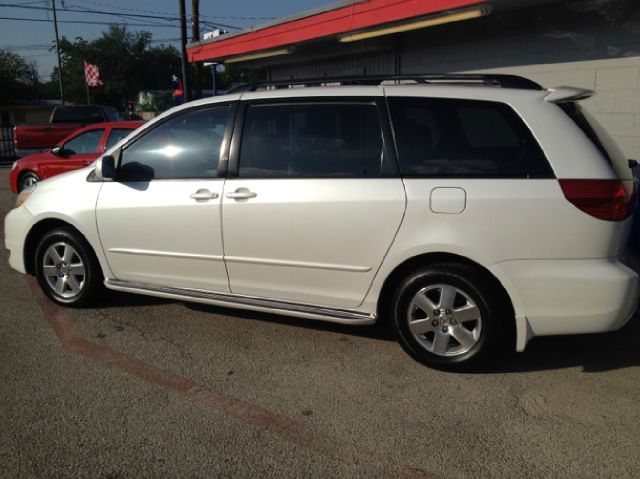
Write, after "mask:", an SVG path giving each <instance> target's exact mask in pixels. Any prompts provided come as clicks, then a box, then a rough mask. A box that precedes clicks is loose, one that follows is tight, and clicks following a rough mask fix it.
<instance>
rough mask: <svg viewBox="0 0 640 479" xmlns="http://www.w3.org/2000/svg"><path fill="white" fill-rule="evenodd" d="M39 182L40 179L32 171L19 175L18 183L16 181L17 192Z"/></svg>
mask: <svg viewBox="0 0 640 479" xmlns="http://www.w3.org/2000/svg"><path fill="white" fill-rule="evenodd" d="M38 181H40V177H39V176H38V175H36V174H35V173H34V172H33V171H27V172H26V173H23V174H22V175H20V181H18V192H20V191H22V190H24V189H25V188H26V187H27V186H29V185H31V184H33V183H37V182H38Z"/></svg>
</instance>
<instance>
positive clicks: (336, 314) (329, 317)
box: [104, 279, 376, 325]
mask: <svg viewBox="0 0 640 479" xmlns="http://www.w3.org/2000/svg"><path fill="white" fill-rule="evenodd" d="M104 284H105V286H106V287H107V288H109V289H113V290H117V291H125V292H135V293H142V294H145V293H146V294H150V295H153V296H161V297H169V298H179V299H185V300H195V301H198V302H203V303H207V304H212V305H219V306H231V307H233V306H237V307H240V308H242V307H245V308H247V309H252V310H259V311H266V312H269V311H272V312H278V313H282V314H285V315H290V316H299V317H305V318H310V319H321V320H324V321H329V322H333V323H340V324H357V325H366V324H373V323H375V321H376V316H375V315H374V314H370V313H364V312H362V311H355V310H353V309H341V308H331V307H327V306H317V305H313V304H304V303H294V302H291V301H281V300H275V299H268V298H261V297H257V296H245V295H240V294H233V293H219V292H215V291H206V290H201V289H189V288H173V287H170V286H159V285H155V284H148V283H141V282H137V281H124V280H119V279H107V280H106V281H105V282H104Z"/></svg>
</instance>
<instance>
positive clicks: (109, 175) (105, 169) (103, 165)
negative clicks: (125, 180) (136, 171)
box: [96, 155, 116, 180]
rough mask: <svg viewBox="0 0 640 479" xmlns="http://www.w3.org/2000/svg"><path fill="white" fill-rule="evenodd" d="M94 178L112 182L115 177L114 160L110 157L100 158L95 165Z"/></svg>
mask: <svg viewBox="0 0 640 479" xmlns="http://www.w3.org/2000/svg"><path fill="white" fill-rule="evenodd" d="M96 176H97V177H98V179H100V180H112V179H114V178H115V176H116V160H115V158H114V157H113V156H111V155H105V156H103V157H102V158H100V159H99V160H98V162H97V164H96Z"/></svg>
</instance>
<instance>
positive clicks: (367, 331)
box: [184, 303, 395, 341]
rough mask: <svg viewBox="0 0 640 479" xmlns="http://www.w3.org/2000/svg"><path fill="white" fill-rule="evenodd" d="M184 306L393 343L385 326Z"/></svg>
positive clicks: (206, 306) (204, 306) (195, 305)
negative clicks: (356, 324) (355, 324)
mask: <svg viewBox="0 0 640 479" xmlns="http://www.w3.org/2000/svg"><path fill="white" fill-rule="evenodd" d="M184 305H185V306H186V307H187V308H189V309H193V310H195V311H201V312H204V313H210V314H218V315H222V316H233V317H237V318H243V319H249V320H254V321H264V322H269V323H275V324H284V325H286V326H292V327H298V328H305V329H313V330H316V331H327V332H331V333H337V334H348V335H351V336H357V337H364V338H371V339H379V340H383V341H395V337H394V335H393V332H392V331H390V330H389V328H387V327H386V326H385V325H378V324H373V325H370V326H353V325H349V324H338V323H330V322H327V321H321V320H315V319H305V318H294V317H289V316H282V315H278V314H272V313H262V312H258V311H248V310H241V309H233V308H223V307H218V306H210V305H207V304H200V303H184Z"/></svg>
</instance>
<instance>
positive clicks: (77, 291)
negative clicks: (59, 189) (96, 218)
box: [35, 228, 102, 306]
mask: <svg viewBox="0 0 640 479" xmlns="http://www.w3.org/2000/svg"><path fill="white" fill-rule="evenodd" d="M35 261H36V265H35V266H36V268H35V271H36V277H37V279H38V283H39V284H40V287H41V288H42V290H43V291H44V293H45V294H46V295H47V296H48V297H49V298H51V299H52V300H53V301H55V302H56V303H59V304H63V305H65V306H85V305H87V304H89V303H90V302H91V301H92V300H93V299H94V297H95V296H96V294H97V293H98V292H99V291H100V290H101V288H102V274H101V271H100V266H99V264H98V261H97V259H96V258H95V255H94V253H93V251H92V249H91V247H90V246H89V244H88V243H87V241H86V240H85V239H84V238H83V237H82V236H81V235H80V234H78V233H77V232H76V231H75V230H73V229H72V228H58V229H55V230H52V231H50V232H48V233H46V234H45V235H44V236H43V238H42V239H41V240H40V243H39V244H38V247H37V249H36V258H35Z"/></svg>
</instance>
